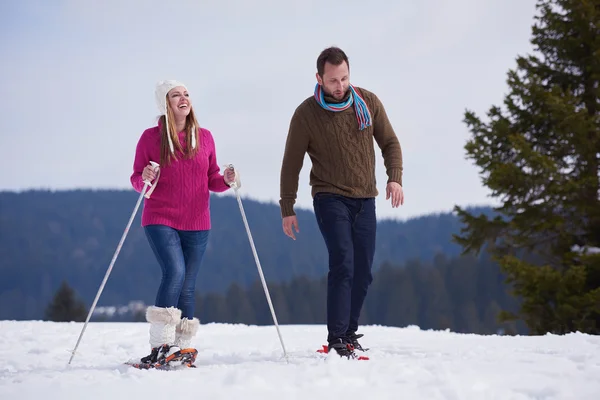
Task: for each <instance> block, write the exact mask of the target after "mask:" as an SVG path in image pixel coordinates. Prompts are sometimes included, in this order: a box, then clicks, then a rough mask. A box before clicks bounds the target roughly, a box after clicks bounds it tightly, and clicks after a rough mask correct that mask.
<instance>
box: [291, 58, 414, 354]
mask: <svg viewBox="0 0 600 400" xmlns="http://www.w3.org/2000/svg"><path fill="white" fill-rule="evenodd" d="M349 68H350V67H349V63H348V57H347V56H346V54H345V53H344V52H343V51H342V50H341V49H339V48H337V47H330V48H328V49H325V50H323V52H321V54H320V55H319V57H318V59H317V73H316V78H317V85H316V87H315V92H314V95H313V96H311V97H309V98H307V99H306V100H304V101H303V102H302V103H301V104H300V105H299V106H298V108H297V109H296V111H295V112H294V115H293V116H292V119H291V122H290V127H289V132H288V136H287V141H286V145H285V153H284V156H283V162H282V167H281V182H280V184H281V189H280V190H281V199H280V202H279V203H280V207H281V215H282V218H283V231H284V232H285V234H286V235H287V236H289V237H290V238H292V239H293V240H296V237H295V234H294V230H295V231H296V233H298V232H299V227H298V220H297V218H296V214H295V212H294V203H295V202H296V196H297V191H298V179H299V174H300V171H301V169H302V164H303V160H304V156H305V154H306V153H308V154H309V156H310V158H311V161H312V169H311V172H310V185H311V186H312V196H313V207H314V211H315V217H316V219H317V223H318V226H319V229H320V231H321V234H322V235H323V239H324V240H325V244H326V246H327V250H328V253H329V273H328V281H327V330H328V336H327V342H328V349H329V350H331V349H333V350H335V351H336V352H337V353H338V354H339V355H340V356H346V357H349V358H350V357H354V356H355V354H354V349H359V350H363V349H362V347H361V346H360V344H359V343H358V340H357V339H358V338H360V337H362V336H363V335H358V334H357V333H356V332H357V330H358V320H359V317H360V312H361V309H362V306H363V302H364V300H365V297H366V295H367V289H368V287H369V285H370V284H371V281H372V279H373V278H372V275H371V267H372V265H373V256H374V253H375V236H376V235H375V234H376V228H377V220H376V216H375V197H376V196H377V195H378V191H377V187H376V181H375V149H374V144H373V138H374V139H375V141H376V142H377V144H378V146H379V148H380V149H381V152H382V155H383V159H384V164H385V168H386V172H387V176H388V180H387V187H386V200H388V199H390V198H391V202H392V207H394V208H396V207H398V206H400V205H401V204H403V203H404V193H403V189H402V150H401V147H400V143H399V141H398V138H397V137H396V134H395V133H394V130H393V128H392V126H391V124H390V122H389V120H388V117H387V115H386V112H385V109H384V107H383V105H382V103H381V102H380V101H379V99H378V98H377V96H375V94H373V93H371V92H369V91H368V90H365V89H363V88H358V87H355V86H353V85H352V84H350V73H349Z"/></svg>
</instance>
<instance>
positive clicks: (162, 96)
mask: <svg viewBox="0 0 600 400" xmlns="http://www.w3.org/2000/svg"><path fill="white" fill-rule="evenodd" d="M177 86H183V88H185V90H188V89H187V87H186V86H185V84H183V83H182V82H179V81H176V80H174V79H168V80H164V81H160V82H158V83H157V84H156V89H155V90H154V95H155V97H156V105H157V106H158V111H159V112H160V113H161V115H164V116H165V123H166V125H167V138H168V139H169V147H170V148H171V153H175V149H174V147H173V141H172V140H171V135H170V133H169V121H168V118H169V116H168V114H167V93H169V91H170V90H171V89H173V88H175V87H177ZM195 128H196V127H193V129H192V131H194V130H195ZM195 147H196V135H195V134H193V135H192V148H195Z"/></svg>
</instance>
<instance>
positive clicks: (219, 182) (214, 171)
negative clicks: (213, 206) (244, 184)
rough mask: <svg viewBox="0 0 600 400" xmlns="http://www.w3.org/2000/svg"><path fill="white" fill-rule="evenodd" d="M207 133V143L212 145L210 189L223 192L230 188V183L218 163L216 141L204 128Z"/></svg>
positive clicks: (209, 157)
mask: <svg viewBox="0 0 600 400" xmlns="http://www.w3.org/2000/svg"><path fill="white" fill-rule="evenodd" d="M204 134H205V135H206V138H207V139H208V140H207V145H208V146H209V147H210V152H209V155H208V173H207V175H208V190H210V191H213V192H217V193H221V192H224V191H226V190H227V189H229V188H230V187H229V185H227V184H226V183H225V178H224V176H223V175H221V173H220V172H219V171H220V170H221V169H220V168H219V164H217V150H216V147H215V141H214V138H213V136H212V134H211V133H210V131H209V130H206V129H205V130H204Z"/></svg>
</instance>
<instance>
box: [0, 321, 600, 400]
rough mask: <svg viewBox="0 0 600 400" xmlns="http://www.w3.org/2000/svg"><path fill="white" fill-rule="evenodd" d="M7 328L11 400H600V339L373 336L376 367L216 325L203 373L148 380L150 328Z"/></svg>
mask: <svg viewBox="0 0 600 400" xmlns="http://www.w3.org/2000/svg"><path fill="white" fill-rule="evenodd" d="M81 328H82V324H79V323H50V322H41V321H29V322H15V321H0V343H2V346H0V360H1V361H2V363H1V365H0V399H48V400H50V399H57V400H58V399H60V400H70V399H110V400H116V399H140V398H154V399H157V398H183V399H194V398H196V399H244V400H246V399H278V400H279V399H280V400H285V399H310V400H319V399H328V400H329V399H344V400H346V399H366V400H376V399H429V400H434V399H476V400H483V399H499V400H500V399H502V400H510V399H548V400H549V399H577V400H583V399H590V400H591V399H600V337H595V336H589V335H583V334H571V335H566V336H554V335H546V336H540V337H509V336H477V335H462V334H455V333H451V332H433V331H421V330H419V329H418V328H413V327H409V328H404V329H400V328H388V327H379V326H368V327H364V328H363V329H362V330H361V332H362V333H364V334H365V337H364V338H363V339H364V340H363V345H364V346H365V347H371V350H370V351H369V352H368V355H369V356H370V358H371V360H370V361H347V360H341V359H339V358H336V357H334V356H333V355H330V356H329V357H328V358H319V355H318V354H317V353H316V352H315V350H316V349H317V348H319V347H320V345H321V344H323V343H324V342H323V340H324V336H325V328H324V327H323V326H282V327H281V332H282V335H283V340H284V344H285V346H286V350H287V353H288V356H289V363H288V362H286V360H285V359H284V358H283V357H282V356H283V351H282V348H281V344H280V342H279V338H278V336H277V331H276V330H275V328H274V327H272V326H271V327H255V326H244V325H226V324H208V325H202V326H201V332H200V334H199V336H198V337H197V341H196V343H197V348H198V349H199V350H200V352H199V356H198V359H197V362H196V364H197V366H198V368H195V369H186V370H183V371H169V372H165V371H140V370H136V369H133V368H130V367H126V366H124V365H122V362H123V361H126V360H127V359H129V358H134V357H141V356H143V355H146V354H147V353H148V344H147V332H148V331H147V325H146V324H144V323H90V324H89V325H88V327H87V329H86V332H85V334H84V336H83V339H82V342H81V344H80V346H79V350H78V353H77V354H76V356H75V358H74V359H73V362H72V363H71V365H67V363H68V360H69V357H70V351H71V350H72V349H73V347H74V346H75V343H76V341H77V337H78V336H79V333H80V332H81Z"/></svg>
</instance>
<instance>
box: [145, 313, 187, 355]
mask: <svg viewBox="0 0 600 400" xmlns="http://www.w3.org/2000/svg"><path fill="white" fill-rule="evenodd" d="M146 320H147V321H148V322H150V346H152V348H154V347H159V346H162V345H163V344H168V345H169V346H171V345H173V344H174V343H175V329H176V326H177V324H179V321H180V320H181V310H180V309H178V308H175V307H168V308H164V307H155V306H150V307H148V309H147V310H146Z"/></svg>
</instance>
